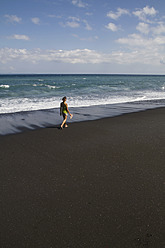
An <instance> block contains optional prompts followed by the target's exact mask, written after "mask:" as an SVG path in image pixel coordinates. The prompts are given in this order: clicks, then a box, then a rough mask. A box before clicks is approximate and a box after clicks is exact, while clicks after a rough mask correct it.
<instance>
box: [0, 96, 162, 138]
mask: <svg viewBox="0 0 165 248" xmlns="http://www.w3.org/2000/svg"><path fill="white" fill-rule="evenodd" d="M162 107H165V104H164V102H162V103H161V101H160V100H159V102H157V101H156V100H155V101H143V102H128V103H120V104H105V105H94V106H83V107H69V109H70V111H71V113H72V114H73V119H72V120H70V119H69V118H68V122H69V123H74V122H82V121H91V120H97V119H102V118H107V117H115V116H121V115H123V114H128V113H136V112H141V111H146V110H148V109H155V108H158V109H159V108H162ZM61 122H62V117H61V116H60V115H59V108H52V109H41V110H35V111H25V112H16V113H2V114H0V136H1V135H2V136H3V135H8V134H14V133H15V134H16V133H21V132H23V131H25V130H36V129H40V128H47V127H54V126H58V125H60V123H61Z"/></svg>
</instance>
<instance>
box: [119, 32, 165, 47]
mask: <svg viewBox="0 0 165 248" xmlns="http://www.w3.org/2000/svg"><path fill="white" fill-rule="evenodd" d="M117 42H118V43H120V44H125V45H128V46H129V48H131V47H143V48H145V49H146V50H151V51H152V50H155V49H157V50H159V51H162V49H163V48H164V45H165V36H157V37H154V38H144V37H143V36H141V35H138V34H131V35H129V36H128V37H127V38H120V39H118V40H117ZM162 45H163V46H162Z"/></svg>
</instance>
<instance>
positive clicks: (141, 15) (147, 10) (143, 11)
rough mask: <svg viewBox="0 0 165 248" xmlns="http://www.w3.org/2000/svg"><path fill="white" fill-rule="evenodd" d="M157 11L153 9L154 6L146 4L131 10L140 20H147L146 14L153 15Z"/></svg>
mask: <svg viewBox="0 0 165 248" xmlns="http://www.w3.org/2000/svg"><path fill="white" fill-rule="evenodd" d="M157 13H158V11H156V10H155V8H154V7H151V8H150V7H149V6H146V7H144V8H143V9H139V10H136V11H134V12H133V14H134V15H135V16H137V17H138V18H139V19H140V20H142V21H147V16H151V17H154V16H155V15H156V14H157Z"/></svg>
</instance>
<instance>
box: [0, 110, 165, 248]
mask: <svg viewBox="0 0 165 248" xmlns="http://www.w3.org/2000/svg"><path fill="white" fill-rule="evenodd" d="M0 151H1V155H0V165H1V166H0V170H1V172H0V183H1V187H0V188H1V194H0V204H1V221H0V230H1V236H0V247H3V248H10V247H11V248H24V247H26V248H134V247H135V248H136V247H138V248H139V247H151V248H156V247H158V248H163V247H165V197H164V192H165V108H160V109H154V110H148V111H144V112H139V113H132V114H125V115H123V116H119V117H114V118H105V119H100V120H95V121H88V122H80V123H72V124H70V125H69V128H66V129H63V130H59V129H58V128H57V127H52V128H45V129H39V130H35V131H26V132H23V133H20V134H15V135H8V136H1V137H0Z"/></svg>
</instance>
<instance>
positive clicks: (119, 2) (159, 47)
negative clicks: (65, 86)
mask: <svg viewBox="0 0 165 248" xmlns="http://www.w3.org/2000/svg"><path fill="white" fill-rule="evenodd" d="M0 30H1V32H0V74H3V73H12V74H13V73H55V74H56V73H57V74H58V73H110V74H111V73H119V74H121V73H131V74H133V73H136V74H165V1H163V0H138V1H137V0H125V1H123V0H115V1H114V0H28V1H27V0H14V1H13V0H6V1H3V2H1V3H0Z"/></svg>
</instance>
